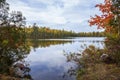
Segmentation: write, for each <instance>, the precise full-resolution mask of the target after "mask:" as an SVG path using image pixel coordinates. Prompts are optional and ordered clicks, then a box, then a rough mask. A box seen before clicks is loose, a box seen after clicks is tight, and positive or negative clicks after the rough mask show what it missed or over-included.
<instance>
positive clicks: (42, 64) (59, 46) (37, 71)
mask: <svg viewBox="0 0 120 80" xmlns="http://www.w3.org/2000/svg"><path fill="white" fill-rule="evenodd" d="M82 39H83V41H82ZM103 39H104V38H91V39H89V38H74V39H69V40H68V39H67V40H65V39H64V40H65V42H64V41H63V40H62V41H60V40H56V41H55V40H43V41H42V40H40V41H38V43H36V44H37V47H34V46H32V45H34V43H31V42H29V44H31V46H32V47H31V52H30V54H29V55H28V57H27V58H26V61H29V63H30V68H31V72H30V74H31V75H32V77H33V79H34V80H53V79H54V80H75V76H68V75H67V74H66V73H68V72H70V71H68V70H69V69H70V68H72V69H73V68H76V67H77V65H76V64H75V63H74V62H67V59H66V56H64V54H65V53H70V52H72V53H79V51H80V50H82V49H83V48H81V45H86V46H88V45H91V44H92V45H95V46H97V47H100V48H102V47H103V46H104V45H103V44H102V41H103ZM87 40H88V41H87ZM99 40H100V41H99ZM34 48H35V49H36V51H34ZM64 52H65V53H64Z"/></svg>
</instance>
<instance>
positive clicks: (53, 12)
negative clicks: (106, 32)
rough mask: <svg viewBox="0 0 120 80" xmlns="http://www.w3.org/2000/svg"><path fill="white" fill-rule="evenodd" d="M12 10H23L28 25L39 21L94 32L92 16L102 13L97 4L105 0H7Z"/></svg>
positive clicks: (52, 26) (66, 28)
mask: <svg viewBox="0 0 120 80" xmlns="http://www.w3.org/2000/svg"><path fill="white" fill-rule="evenodd" d="M7 2H8V3H9V4H10V11H21V12H22V13H23V15H24V16H25V17H26V22H27V25H33V23H37V25H39V26H46V27H49V28H52V29H65V30H72V31H75V32H93V31H103V30H98V29H97V27H96V26H93V27H90V26H89V23H88V20H89V19H90V16H94V15H95V14H101V13H100V11H99V9H98V8H95V5H96V4H98V3H103V2H104V0H7Z"/></svg>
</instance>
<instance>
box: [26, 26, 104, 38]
mask: <svg viewBox="0 0 120 80" xmlns="http://www.w3.org/2000/svg"><path fill="white" fill-rule="evenodd" d="M25 34H26V37H27V38H28V39H49V38H67V37H68V38H70V37H105V33H104V32H79V33H78V32H74V31H66V30H64V29H63V30H58V29H50V28H48V27H39V26H36V25H33V26H30V27H25Z"/></svg>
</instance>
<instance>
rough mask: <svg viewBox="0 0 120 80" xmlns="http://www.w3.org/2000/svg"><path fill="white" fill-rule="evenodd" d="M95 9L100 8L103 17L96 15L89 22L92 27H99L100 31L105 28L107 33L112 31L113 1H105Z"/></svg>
mask: <svg viewBox="0 0 120 80" xmlns="http://www.w3.org/2000/svg"><path fill="white" fill-rule="evenodd" d="M95 7H98V8H99V10H100V11H101V12H102V15H100V16H99V15H95V17H91V19H90V20H89V21H88V22H89V24H90V26H92V25H97V26H98V29H101V28H104V29H105V30H106V31H111V30H112V27H111V26H110V21H111V20H112V19H113V18H114V14H113V12H112V11H111V10H112V1H111V0H105V1H104V3H103V4H102V3H100V4H97V5H96V6H95Z"/></svg>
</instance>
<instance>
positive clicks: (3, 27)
mask: <svg viewBox="0 0 120 80" xmlns="http://www.w3.org/2000/svg"><path fill="white" fill-rule="evenodd" d="M9 6H10V5H9V3H7V2H6V0H0V80H21V79H25V80H33V79H32V77H31V75H30V74H29V72H30V71H31V69H32V68H31V69H30V68H29V65H27V64H26V63H25V61H24V59H25V58H26V57H27V56H28V55H29V54H30V52H31V51H32V49H36V48H38V49H37V50H44V49H47V47H49V46H50V47H51V48H52V49H54V48H56V47H58V46H60V47H59V48H56V50H59V49H61V46H64V44H66V43H69V44H67V45H68V46H70V45H71V44H72V43H73V42H72V41H60V40H58V41H53V42H52V41H47V40H45V39H64V38H71V37H80V38H82V37H96V38H98V37H104V38H105V39H104V41H103V42H104V47H103V48H97V47H95V46H94V45H89V46H87V47H86V46H84V47H85V49H84V50H83V51H82V52H79V53H72V52H70V53H69V54H66V55H65V57H66V58H67V61H68V62H70V61H71V62H75V63H76V64H77V68H76V69H75V70H73V69H72V68H71V67H70V69H71V70H70V71H69V73H70V76H71V75H75V79H76V80H120V0H104V3H99V4H96V6H95V7H97V8H98V9H99V11H100V12H101V15H95V16H93V17H92V16H91V17H90V19H89V20H88V23H89V25H90V26H93V25H95V26H97V28H98V29H104V31H103V32H74V31H72V30H71V31H66V30H64V29H63V30H58V29H51V28H49V26H48V27H46V26H43V27H41V26H38V25H37V24H36V23H34V24H33V26H30V27H26V18H25V17H24V16H23V14H22V12H20V11H12V12H10V9H9V8H10V7H9ZM39 39H40V40H42V39H44V40H43V41H40V40H39ZM37 40H39V41H37ZM79 42H80V41H76V44H75V45H74V48H76V45H77V44H78V43H79ZM60 44H62V45H60ZM51 45H52V46H51ZM54 45H56V46H54ZM79 46H80V45H79ZM65 48H66V47H65ZM70 49H72V47H70ZM48 50H49V51H45V52H52V51H51V50H50V48H49V49H48ZM45 52H41V51H39V52H38V53H36V54H35V55H38V54H40V53H41V54H42V53H45ZM57 52H59V51H56V52H55V53H54V54H56V53H57ZM52 53H53V52H52ZM31 55H32V53H31ZM59 55H60V54H59ZM42 56H43V55H42ZM44 56H45V57H44V58H43V60H45V59H50V60H51V59H52V58H50V57H52V56H53V55H52V56H51V54H50V55H47V56H48V57H47V58H46V55H44ZM57 56H58V54H57ZM57 56H56V55H55V57H57ZM55 57H54V58H55ZM39 58H41V56H39ZM57 58H59V57H57ZM32 59H36V57H34V58H32ZM60 59H61V56H60ZM62 59H63V57H62ZM63 60H66V59H63ZM19 61H21V62H23V63H24V65H23V64H19V65H18V64H16V62H19ZM55 61H57V60H56V59H55ZM58 61H59V60H58ZM51 62H52V61H51ZM53 62H54V61H53ZM59 62H60V61H59ZM41 63H42V62H41ZM46 63H47V65H48V62H46ZM54 63H57V62H54ZM60 63H62V62H60ZM49 65H50V64H49ZM56 65H57V64H56ZM44 66H45V65H43V67H44ZM53 66H54V65H52V69H54V68H55V67H53ZM57 66H58V65H57ZM59 66H60V65H59ZM38 67H39V66H38ZM38 67H35V69H36V68H38ZM43 67H42V69H43ZM44 68H46V66H45V67H44ZM60 68H64V67H60ZM65 68H66V67H65ZM52 69H50V70H52ZM38 70H39V68H38ZM36 71H37V69H36ZM46 71H49V70H46ZM58 71H59V70H58ZM53 72H54V71H53Z"/></svg>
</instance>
